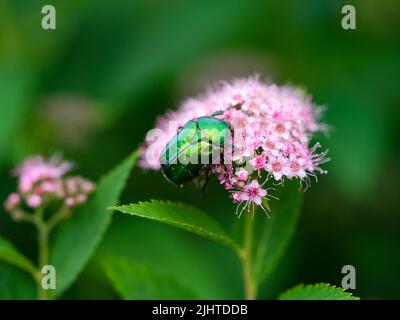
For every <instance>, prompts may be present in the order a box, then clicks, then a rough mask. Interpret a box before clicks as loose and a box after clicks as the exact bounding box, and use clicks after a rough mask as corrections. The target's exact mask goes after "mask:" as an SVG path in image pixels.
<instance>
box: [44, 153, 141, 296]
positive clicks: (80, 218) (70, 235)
mask: <svg viewBox="0 0 400 320" xmlns="http://www.w3.org/2000/svg"><path fill="white" fill-rule="evenodd" d="M137 157H138V151H136V152H134V153H133V154H132V155H130V156H129V157H128V158H127V159H126V160H125V161H124V162H123V163H122V164H121V165H119V166H118V167H116V168H115V169H114V170H113V171H111V172H110V173H109V174H108V175H106V176H105V177H103V178H102V179H101V180H100V182H99V183H98V185H97V189H96V192H95V194H94V195H93V196H92V198H91V199H90V200H89V202H88V203H87V204H86V205H84V206H83V207H81V208H79V209H78V210H77V211H76V212H75V213H74V215H73V217H72V218H71V219H70V220H68V221H67V222H66V223H65V224H63V225H62V226H61V227H60V229H59V230H58V232H57V233H56V235H55V238H54V241H52V246H51V250H50V263H51V264H52V265H54V266H55V268H56V270H57V289H56V292H55V295H56V296H59V295H61V294H62V293H63V292H64V291H65V290H66V289H67V288H68V287H69V286H70V285H71V284H72V282H73V281H74V280H75V279H76V277H77V276H78V274H79V273H80V271H82V269H83V268H84V266H85V265H86V263H87V262H88V260H89V259H90V257H91V255H92V254H93V252H94V251H95V249H96V247H97V246H98V244H99V243H100V241H101V239H102V237H103V235H104V233H105V232H106V230H107V227H108V226H109V224H110V222H111V215H110V213H109V212H108V211H107V206H109V205H110V204H116V203H117V202H118V199H119V196H120V194H121V192H122V190H123V189H124V187H125V183H126V180H127V179H128V177H129V173H130V171H131V169H132V167H133V165H134V164H135V162H136V160H137Z"/></svg>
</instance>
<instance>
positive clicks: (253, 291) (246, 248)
mask: <svg viewBox="0 0 400 320" xmlns="http://www.w3.org/2000/svg"><path fill="white" fill-rule="evenodd" d="M253 225H254V223H253V219H252V217H251V215H250V214H247V215H246V222H245V229H244V243H243V248H242V249H241V250H240V252H239V257H240V260H241V262H242V269H243V284H244V289H245V298H246V300H254V299H256V296H257V284H256V282H255V279H254V276H253V270H252V266H253V263H252V260H253V257H252V250H253Z"/></svg>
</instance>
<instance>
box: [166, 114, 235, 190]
mask: <svg viewBox="0 0 400 320" xmlns="http://www.w3.org/2000/svg"><path fill="white" fill-rule="evenodd" d="M219 114H221V113H214V114H213V115H212V116H205V117H200V118H197V119H193V120H190V121H188V122H187V123H186V124H185V125H184V126H183V127H181V128H180V129H179V130H178V132H177V133H176V135H175V136H174V137H173V138H172V139H171V140H170V141H169V142H168V143H167V145H166V146H165V148H164V150H163V152H162V153H161V156H160V163H161V171H162V173H163V175H164V177H165V178H166V179H167V180H168V181H170V182H172V183H173V184H176V185H178V186H182V185H183V184H185V183H187V182H191V181H193V180H194V179H196V178H198V177H202V178H205V179H203V181H200V185H201V187H202V188H203V187H204V186H205V184H206V182H207V180H208V176H209V173H210V168H211V164H217V163H220V162H221V161H222V160H221V159H222V158H223V152H224V147H225V144H226V143H228V142H229V137H230V136H231V135H232V128H231V126H230V125H229V123H228V122H226V121H224V120H221V119H218V118H216V117H215V116H216V115H219Z"/></svg>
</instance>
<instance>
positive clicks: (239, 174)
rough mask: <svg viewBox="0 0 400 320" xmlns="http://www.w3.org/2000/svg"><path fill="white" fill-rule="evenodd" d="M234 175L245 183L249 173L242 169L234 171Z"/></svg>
mask: <svg viewBox="0 0 400 320" xmlns="http://www.w3.org/2000/svg"><path fill="white" fill-rule="evenodd" d="M235 174H236V177H237V178H238V179H239V180H242V181H246V180H247V178H248V177H249V173H248V172H247V171H246V169H244V168H240V169H239V170H238V171H236V173H235Z"/></svg>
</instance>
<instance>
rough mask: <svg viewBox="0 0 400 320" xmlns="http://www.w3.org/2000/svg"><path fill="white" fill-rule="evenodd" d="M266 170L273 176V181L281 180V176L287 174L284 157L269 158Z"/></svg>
mask: <svg viewBox="0 0 400 320" xmlns="http://www.w3.org/2000/svg"><path fill="white" fill-rule="evenodd" d="M266 170H267V171H268V172H269V173H271V174H272V175H273V176H274V179H275V180H277V181H279V180H281V179H282V176H283V175H284V174H286V173H287V168H286V159H285V158H284V157H273V156H272V157H269V159H268V164H267V165H266Z"/></svg>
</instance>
